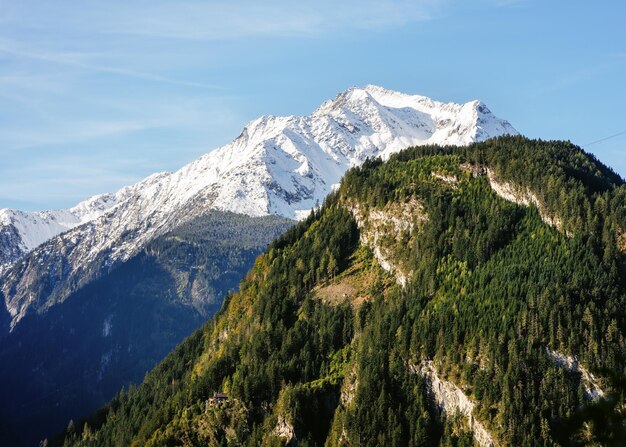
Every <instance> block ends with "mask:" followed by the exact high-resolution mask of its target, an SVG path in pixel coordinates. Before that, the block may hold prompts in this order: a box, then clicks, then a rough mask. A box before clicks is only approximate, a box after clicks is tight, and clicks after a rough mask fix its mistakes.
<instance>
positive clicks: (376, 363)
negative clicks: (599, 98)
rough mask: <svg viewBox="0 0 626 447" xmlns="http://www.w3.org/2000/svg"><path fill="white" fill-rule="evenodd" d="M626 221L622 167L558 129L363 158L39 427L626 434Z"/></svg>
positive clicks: (521, 440) (200, 439) (361, 442)
mask: <svg viewBox="0 0 626 447" xmlns="http://www.w3.org/2000/svg"><path fill="white" fill-rule="evenodd" d="M625 230H626V185H625V184H624V181H623V180H622V179H621V178H620V177H619V176H618V175H616V174H615V173H614V172H613V171H612V170H611V169H609V168H607V167H605V166H603V165H602V164H601V163H599V162H598V161H597V160H595V159H594V158H593V157H592V156H591V155H589V154H586V153H585V152H584V151H582V150H581V149H580V148H578V147H576V146H574V145H572V144H570V143H568V142H544V141H536V140H528V139H525V138H523V137H500V138H495V139H491V140H488V141H486V142H482V143H474V144H471V145H469V146H467V147H449V146H446V147H440V146H423V147H414V148H410V149H407V150H405V151H402V152H400V153H398V154H395V155H392V156H391V157H390V159H389V161H387V162H382V161H380V160H378V159H371V160H368V161H367V162H365V163H364V164H363V165H362V166H361V167H357V168H354V169H352V170H350V171H349V172H348V173H347V174H346V176H345V177H344V179H343V181H342V182H341V185H340V187H339V188H338V189H337V190H336V191H335V192H333V193H332V194H331V195H330V196H329V197H328V198H327V200H326V201H325V203H324V205H323V206H322V207H321V208H320V209H319V210H316V211H315V212H314V213H312V214H311V215H310V216H309V217H308V218H307V219H306V220H305V221H303V222H301V223H300V224H298V225H297V226H295V227H293V228H291V229H290V230H288V231H287V232H286V233H285V234H284V235H283V236H281V237H280V238H279V239H278V240H276V241H275V242H274V243H273V244H272V245H271V246H270V247H269V249H268V250H267V251H266V252H265V253H264V254H263V255H261V256H260V257H259V258H258V259H257V260H256V262H255V265H254V267H253V268H252V270H250V272H249V273H248V275H247V276H246V278H245V279H244V281H243V282H242V283H241V286H240V291H239V292H238V293H236V294H234V295H232V296H229V297H228V298H227V299H226V300H225V302H224V305H223V306H222V309H221V310H220V312H218V314H216V316H215V318H214V319H212V320H211V321H209V322H207V323H206V324H205V325H204V326H203V327H202V328H201V329H199V330H198V331H196V332H195V333H194V334H193V335H191V336H190V337H189V338H187V339H186V340H185V341H184V342H183V343H182V344H181V345H180V346H178V347H177V348H176V350H174V352H172V353H171V354H170V355H168V356H167V357H166V358H165V360H164V361H163V362H161V363H160V364H159V365H158V366H157V367H156V368H155V369H154V370H153V371H152V372H150V373H149V374H148V375H147V376H146V377H145V380H144V382H143V384H141V385H140V386H138V387H136V388H131V389H129V390H127V391H124V392H121V393H120V394H118V395H117V396H116V397H115V398H114V399H113V400H112V401H111V402H110V403H109V404H107V405H106V406H105V407H103V408H102V409H101V410H99V411H98V412H97V413H95V414H93V415H92V416H91V417H90V418H88V419H87V420H85V421H81V422H78V421H75V422H71V423H70V424H69V426H68V429H67V431H66V432H65V433H64V434H63V435H62V436H61V437H59V438H58V439H56V440H54V441H51V443H52V444H59V445H66V446H79V445H80V446H126V445H131V446H140V445H141V446H173V445H198V446H199V445H228V446H230V445H232V446H235V445H248V446H257V445H267V446H272V445H286V444H289V445H298V446H380V445H386V446H396V445H397V446H404V445H412V446H413V445H414V446H422V445H423V446H426V445H444V446H469V445H473V444H475V445H481V446H490V445H512V446H531V445H532V446H534V445H555V444H557V445H590V444H600V445H602V444H604V445H624V442H626V438H625V437H624V431H625V425H624V424H625V401H624V390H625V384H626V382H625V379H626V359H625V352H626V346H625V344H626V343H625V335H626V318H624V309H625V308H626V306H625V305H626V267H625V264H624V261H625V254H626V232H625ZM215 393H222V394H219V395H217V396H216V394H215Z"/></svg>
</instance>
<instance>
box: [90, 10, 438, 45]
mask: <svg viewBox="0 0 626 447" xmlns="http://www.w3.org/2000/svg"><path fill="white" fill-rule="evenodd" d="M444 3H447V2H442V1H432V0H430V1H428V0H427V1H389V0H378V1H371V0H370V1H361V2H351V1H343V2H336V1H319V2H302V3H295V2H286V1H269V2H256V1H238V2H219V3H216V2H191V3H184V4H179V3H160V4H157V5H155V6H153V7H151V8H150V9H151V10H150V12H148V13H147V14H146V13H141V14H140V13H139V11H134V12H133V11H132V6H131V7H130V8H131V13H130V14H125V16H124V17H123V18H121V17H116V18H115V20H111V21H110V23H111V24H110V25H108V26H107V24H106V22H105V23H103V25H104V28H103V29H102V31H103V32H109V33H119V34H134V35H142V36H149V37H161V38H175V39H198V40H219V39H233V38H242V37H251V36H268V37H274V36H276V37H290V36H318V35H320V34H323V33H327V32H329V31H336V30H341V29H377V28H386V27H390V26H399V25H404V24H407V23H412V22H419V21H424V20H429V19H431V18H432V17H433V15H434V14H435V13H436V12H437V11H438V9H439V8H440V7H441V5H442V4H444Z"/></svg>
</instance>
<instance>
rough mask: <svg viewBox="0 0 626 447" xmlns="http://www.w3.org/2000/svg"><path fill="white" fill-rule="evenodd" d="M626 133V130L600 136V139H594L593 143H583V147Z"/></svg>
mask: <svg viewBox="0 0 626 447" xmlns="http://www.w3.org/2000/svg"><path fill="white" fill-rule="evenodd" d="M624 134H626V130H623V131H621V132H618V133H616V134H615V135H611V136H608V137H604V138H600V139H599V140H596V141H592V142H591V143H587V144H583V145H582V146H583V147H587V146H591V145H592V144H596V143H601V142H602V141H606V140H610V139H611V138H615V137H619V136H620V135H624Z"/></svg>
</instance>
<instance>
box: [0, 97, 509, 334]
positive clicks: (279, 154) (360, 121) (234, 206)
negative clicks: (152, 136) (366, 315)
mask: <svg viewBox="0 0 626 447" xmlns="http://www.w3.org/2000/svg"><path fill="white" fill-rule="evenodd" d="M502 134H517V132H516V131H515V129H514V128H513V127H512V126H511V125H510V124H509V123H508V122H507V121H504V120H500V119H498V118H497V117H495V116H494V115H493V114H492V113H491V112H490V111H489V109H488V108H487V107H486V106H485V105H484V104H482V103H481V102H479V101H473V102H469V103H466V104H454V103H448V104H444V103H440V102H437V101H433V100H431V99H429V98H426V97H423V96H417V95H406V94H403V93H399V92H394V91H390V90H386V89H383V88H381V87H376V86H369V85H368V86H366V87H364V88H351V89H349V90H347V91H345V92H343V93H340V94H339V95H337V97H336V98H334V99H332V100H329V101H326V102H325V103H324V104H322V105H321V106H320V107H319V108H318V109H317V110H316V111H315V112H313V113H312V114H311V115H310V116H304V117H300V116H287V117H276V116H264V117H261V118H258V119H256V120H254V121H251V122H250V123H248V124H247V125H246V126H245V128H244V129H243V131H242V133H241V134H240V135H239V136H238V137H237V138H236V139H235V140H234V141H233V142H231V143H230V144H228V145H226V146H223V147H221V148H219V149H216V150H215V151H212V152H210V153H208V154H206V155H204V156H203V157H201V158H199V159H197V160H195V161H193V162H191V163H189V164H188V165H186V166H184V167H182V168H181V169H180V170H178V171H176V172H174V173H161V174H155V175H153V176H150V177H148V178H147V179H145V180H143V181H142V182H140V183H138V184H136V185H134V186H131V187H128V188H124V189H122V190H121V191H119V192H118V193H116V194H114V195H104V196H98V197H96V198H93V199H89V200H88V201H86V202H82V203H81V204H79V205H78V206H76V207H74V208H72V209H70V210H68V211H60V212H58V214H54V218H52V217H51V216H52V215H50V217H47V216H49V215H48V214H46V212H44V213H36V214H37V218H41V222H44V223H42V224H39V223H33V224H32V225H31V224H29V223H28V222H40V221H37V220H36V219H35V220H29V218H30V217H32V215H26V217H23V216H22V217H23V218H22V219H15V218H14V219H13V220H12V221H11V222H12V224H11V225H9V226H7V225H6V224H4V221H2V223H3V226H2V227H0V242H2V240H3V239H2V237H3V234H5V235H8V236H5V237H4V239H7V238H8V239H10V237H11V234H13V235H15V234H17V235H18V236H19V237H20V239H21V240H20V242H21V244H22V245H20V248H21V249H23V250H24V251H28V250H32V249H33V248H34V247H35V246H37V248H35V249H34V250H33V251H32V252H31V253H30V255H28V256H25V257H23V260H22V262H18V263H15V265H14V266H13V267H12V268H10V269H8V270H7V271H6V273H5V275H3V276H4V278H3V281H2V282H3V283H2V291H3V292H4V296H5V302H6V305H7V309H8V311H9V313H10V315H11V317H12V320H13V321H12V326H14V325H15V324H16V323H17V322H18V321H19V320H20V319H21V318H22V317H23V316H24V315H25V314H26V313H27V312H29V311H31V310H33V309H35V310H39V311H42V310H44V309H45V308H47V307H49V306H51V305H53V304H54V303H55V302H58V301H61V300H63V299H64V297H65V296H66V295H67V293H69V291H70V288H75V287H78V286H80V285H81V284H84V283H85V282H86V281H88V280H90V279H92V278H94V277H96V276H97V275H98V274H100V273H99V272H102V271H103V270H105V271H106V270H107V269H110V268H111V266H113V265H115V263H116V262H119V261H123V260H126V259H128V258H129V257H130V256H132V255H133V254H135V253H136V252H137V251H138V250H140V249H141V247H142V246H143V245H144V244H145V243H146V242H148V241H149V240H152V239H153V238H154V237H156V236H159V235H161V234H164V233H165V232H167V231H169V230H171V229H173V228H175V227H176V226H178V225H180V224H181V223H183V222H185V221H187V220H189V219H191V218H194V217H197V216H199V215H201V214H202V213H204V212H206V211H207V210H209V209H218V210H222V211H232V212H236V213H242V214H248V215H250V216H262V215H268V214H276V215H281V216H284V217H288V218H295V219H299V218H303V217H305V216H306V214H308V212H309V210H310V209H311V208H313V207H314V206H315V205H316V203H318V202H320V203H321V202H322V201H323V199H324V197H326V195H327V194H328V193H330V192H331V190H332V187H333V185H334V184H336V183H338V182H339V180H340V179H341V177H342V175H343V174H344V173H345V171H346V170H347V169H349V168H351V167H353V166H356V165H359V164H361V163H362V162H363V161H365V159H366V158H367V157H376V156H381V157H383V158H387V157H389V155H390V154H392V153H394V152H397V151H399V150H401V149H403V148H405V147H408V146H411V145H424V144H451V145H465V144H469V143H471V142H473V141H481V140H485V139H487V138H490V137H493V136H497V135H502ZM4 212H5V214H6V215H9V213H8V212H7V211H4ZM13 213H15V212H13ZM13 215H15V214H13ZM6 219H8V218H5V220H6ZM33 219H34V218H33ZM17 221H19V222H17ZM25 222H26V223H25ZM7 228H9V229H10V230H11V231H5V232H4V233H3V231H4V230H5V229H7ZM70 228H71V229H70ZM65 229H70V230H69V231H66V232H64V233H62V234H60V235H58V236H56V237H53V238H51V239H49V240H48V241H47V242H45V243H43V244H42V242H43V241H44V240H45V239H46V238H49V237H50V236H54V234H53V233H54V232H55V231H56V234H58V233H60V232H61V231H65ZM38 244H41V245H38ZM3 250H4V249H3ZM1 261H2V260H1V259H0V262H1ZM11 262H14V260H13V261H11Z"/></svg>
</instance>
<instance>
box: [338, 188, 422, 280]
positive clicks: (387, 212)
mask: <svg viewBox="0 0 626 447" xmlns="http://www.w3.org/2000/svg"><path fill="white" fill-rule="evenodd" d="M349 210H350V213H351V214H352V216H353V217H354V220H355V221H356V223H357V226H358V227H359V230H360V232H361V234H360V239H361V244H363V245H365V246H367V247H369V248H370V249H371V250H372V253H373V254H374V257H375V258H376V260H377V261H378V263H379V264H380V266H381V267H382V268H383V269H384V270H386V271H388V272H390V273H392V274H393V275H394V276H395V277H396V281H397V282H398V284H400V285H402V286H404V285H405V284H406V282H407V280H408V278H409V276H410V273H411V272H407V271H406V269H404V268H403V267H402V266H401V265H400V264H399V263H398V262H395V261H392V260H391V256H390V255H391V254H392V253H393V252H394V248H395V247H393V246H389V243H390V241H392V245H394V244H396V243H397V244H401V243H402V238H403V237H404V236H405V235H410V234H411V233H412V232H413V230H414V229H415V227H416V226H417V225H419V224H421V223H424V222H426V221H427V220H428V216H427V215H426V214H425V213H424V207H423V206H422V204H421V203H419V201H418V200H417V199H412V200H410V201H409V202H406V203H399V204H395V205H394V206H392V207H387V208H385V209H367V210H366V209H363V208H362V207H361V206H360V205H359V204H357V203H354V204H352V205H350V207H349ZM384 241H385V242H384Z"/></svg>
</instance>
